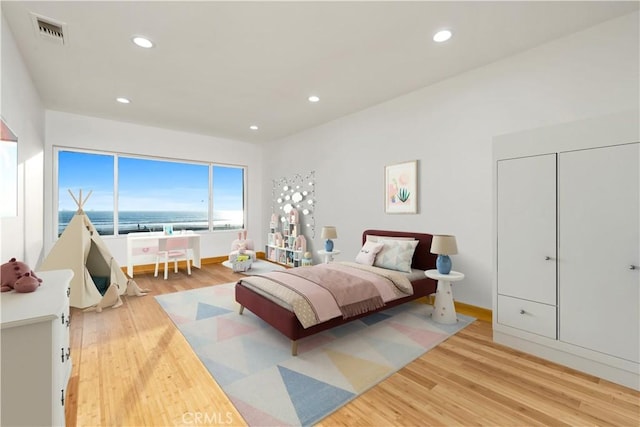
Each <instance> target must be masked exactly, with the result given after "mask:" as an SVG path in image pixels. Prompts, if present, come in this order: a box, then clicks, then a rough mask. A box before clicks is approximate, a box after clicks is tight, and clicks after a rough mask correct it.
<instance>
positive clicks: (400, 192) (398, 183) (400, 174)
mask: <svg viewBox="0 0 640 427" xmlns="http://www.w3.org/2000/svg"><path fill="white" fill-rule="evenodd" d="M417 173H418V161H417V160H413V161H410V162H404V163H397V164H395V165H389V166H385V168H384V183H385V190H384V210H385V212H386V213H390V214H396V213H409V214H414V213H418V176H417Z"/></svg>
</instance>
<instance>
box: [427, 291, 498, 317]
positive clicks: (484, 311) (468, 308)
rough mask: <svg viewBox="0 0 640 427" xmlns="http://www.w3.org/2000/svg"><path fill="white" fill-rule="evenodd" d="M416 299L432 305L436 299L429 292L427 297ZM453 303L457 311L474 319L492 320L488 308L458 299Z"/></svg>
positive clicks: (491, 314) (491, 313) (434, 295)
mask: <svg viewBox="0 0 640 427" xmlns="http://www.w3.org/2000/svg"><path fill="white" fill-rule="evenodd" d="M418 301H420V302H421V303H423V304H429V305H434V304H435V301H436V294H431V295H429V296H428V297H422V298H420V299H418ZM454 305H455V307H456V312H457V313H460V314H464V315H466V316H471V317H475V318H476V319H478V320H482V321H483V322H489V323H492V322H493V312H492V311H491V310H489V309H488V308H483V307H477V306H475V305H471V304H465V303H463V302H459V301H454Z"/></svg>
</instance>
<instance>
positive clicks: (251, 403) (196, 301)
mask: <svg viewBox="0 0 640 427" xmlns="http://www.w3.org/2000/svg"><path fill="white" fill-rule="evenodd" d="M234 286H235V283H227V284H224V285H216V286H210V287H206V288H199V289H193V290H188V291H183V292H176V293H171V294H163V295H158V296H156V297H155V298H156V300H157V301H158V303H159V304H160V306H161V307H162V308H163V309H164V310H165V312H166V313H167V315H168V316H169V317H170V318H171V320H172V321H173V322H174V323H175V325H176V327H177V328H178V329H179V330H180V332H181V333H182V334H183V335H184V337H185V338H186V340H187V341H188V342H189V345H190V346H191V348H192V349H193V351H194V352H195V354H196V355H197V356H198V358H199V359H200V360H201V361H202V363H203V364H204V365H205V366H206V368H207V369H208V370H209V372H210V373H211V376H212V377H213V378H214V379H215V381H216V382H217V383H218V385H220V387H221V388H222V389H223V390H224V392H225V393H226V395H227V396H228V397H229V399H230V400H231V402H232V403H233V405H234V406H235V407H236V409H237V410H238V412H240V414H241V415H242V417H243V418H244V419H245V421H246V422H247V424H248V425H250V426H309V425H312V424H314V423H317V422H318V421H320V420H321V419H322V418H324V417H326V416H327V415H329V414H331V413H332V412H334V411H335V410H337V409H338V408H340V407H341V406H343V405H345V404H346V403H348V402H349V401H351V400H353V399H354V398H356V397H357V396H358V395H360V394H362V393H363V392H365V391H367V390H368V389H370V388H371V387H373V386H375V385H376V384H377V383H379V382H380V381H382V380H384V379H385V378H387V377H388V376H390V375H392V374H393V373H395V372H397V371H398V370H400V369H401V368H402V367H404V366H405V365H407V364H408V363H409V362H411V361H413V360H415V359H416V358H418V357H420V356H421V355H423V354H424V353H426V352H427V351H429V350H430V349H432V348H434V347H435V346H437V345H438V344H439V343H441V342H443V341H444V340H446V339H447V338H449V337H450V336H452V335H453V334H455V333H456V332H458V331H460V330H461V329H463V328H464V327H465V326H467V325H469V324H470V323H472V322H473V321H474V320H475V319H474V318H472V317H469V316H464V315H461V314H458V319H459V320H458V322H457V323H456V324H454V325H441V324H438V323H435V322H433V321H432V320H431V316H430V314H431V310H432V309H433V307H432V306H430V305H427V304H421V303H417V302H410V303H407V304H403V305H401V306H398V307H393V308H390V309H388V310H385V311H383V312H379V313H374V314H371V315H370V316H367V317H363V318H361V319H358V320H355V321H352V322H350V323H348V324H346V325H342V326H339V327H337V328H334V329H331V330H329V331H325V332H322V333H320V334H316V335H314V336H311V337H308V338H304V339H302V340H300V341H299V343H298V356H292V355H291V342H290V341H289V339H288V338H286V337H285V336H284V335H282V334H281V333H280V332H278V331H276V330H275V329H273V328H272V327H271V326H269V325H268V324H266V323H265V322H263V321H262V320H260V319H259V318H258V317H256V316H255V315H254V314H253V313H251V312H250V311H249V310H245V311H244V313H243V314H242V315H240V314H238V307H239V306H238V303H236V302H235V298H234V295H235V294H234Z"/></svg>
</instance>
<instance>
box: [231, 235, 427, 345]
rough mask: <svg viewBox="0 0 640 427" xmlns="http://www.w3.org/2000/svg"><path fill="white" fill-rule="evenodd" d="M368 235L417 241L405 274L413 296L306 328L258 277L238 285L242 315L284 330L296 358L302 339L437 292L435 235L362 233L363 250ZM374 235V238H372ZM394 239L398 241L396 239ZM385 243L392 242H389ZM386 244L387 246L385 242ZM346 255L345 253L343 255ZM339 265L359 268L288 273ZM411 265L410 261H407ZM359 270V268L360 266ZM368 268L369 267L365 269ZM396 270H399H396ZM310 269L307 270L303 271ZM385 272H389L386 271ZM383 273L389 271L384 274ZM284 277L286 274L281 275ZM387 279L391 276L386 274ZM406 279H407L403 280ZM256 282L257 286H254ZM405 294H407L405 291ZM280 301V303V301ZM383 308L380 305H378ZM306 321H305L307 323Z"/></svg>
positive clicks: (292, 270) (397, 298)
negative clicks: (432, 273)
mask: <svg viewBox="0 0 640 427" xmlns="http://www.w3.org/2000/svg"><path fill="white" fill-rule="evenodd" d="M367 236H370V237H369V239H370V240H379V241H382V240H384V239H392V238H395V239H400V240H405V241H408V240H413V241H415V242H417V245H415V242H414V243H413V244H412V246H413V245H415V250H414V251H413V256H412V257H411V261H410V263H411V264H410V270H411V273H408V272H407V273H406V274H404V273H401V274H404V275H406V276H407V278H409V279H410V280H409V281H408V282H407V283H408V286H409V287H410V289H409V290H408V292H410V294H409V293H406V294H405V293H398V295H397V296H396V297H395V298H393V299H391V300H386V299H385V301H384V302H383V305H382V306H380V307H377V308H372V309H367V310H366V311H363V309H362V307H359V308H358V310H359V311H361V312H360V313H359V314H351V315H349V316H348V317H345V316H340V315H339V316H335V317H332V318H330V319H328V320H323V321H322V322H320V323H317V324H313V325H312V326H309V325H307V326H306V327H305V326H303V324H302V323H301V321H300V320H299V319H298V316H297V315H296V314H295V313H294V310H293V309H292V307H291V306H287V304H283V303H282V301H279V300H278V299H277V298H274V297H273V296H270V295H269V294H267V293H266V292H265V291H264V290H261V289H257V288H256V286H255V284H256V279H255V277H256V276H247V277H246V278H243V279H241V280H239V281H238V282H237V283H236V286H235V298H236V301H237V302H238V304H240V310H239V313H240V314H241V315H242V314H243V312H244V309H245V308H246V309H248V310H249V311H251V312H252V313H254V314H255V315H256V316H258V317H260V318H261V319H262V320H264V321H265V322H267V323H268V324H269V325H271V326H272V327H274V328H275V329H277V330H278V331H280V332H281V333H282V334H283V335H285V336H286V337H287V338H289V339H290V340H291V353H292V354H293V355H294V356H295V355H297V348H298V347H297V346H298V340H300V339H302V338H305V337H308V336H311V335H314V334H317V333H319V332H322V331H325V330H327V329H330V328H334V327H336V326H339V325H343V324H345V323H348V322H351V321H353V320H356V319H359V318H361V317H364V316H367V315H369V314H371V313H374V312H377V311H382V310H386V309H388V308H390V307H394V306H397V305H400V304H404V303H406V302H409V301H413V300H416V299H418V298H421V297H425V296H428V295H431V294H433V293H435V291H436V287H437V282H436V281H435V280H433V279H430V278H427V277H426V276H425V275H424V271H425V270H430V269H434V268H435V265H436V255H434V254H431V253H430V252H429V250H430V248H431V239H432V237H433V236H432V235H431V234H425V233H411V232H403V231H389V230H365V231H364V232H363V233H362V244H363V248H364V247H365V244H366V242H367V240H368V239H367ZM372 236H373V237H372ZM395 239H394V240H395ZM385 242H389V241H388V240H385ZM385 244H386V243H385ZM343 255H344V254H343ZM333 264H336V265H333ZM337 264H342V265H344V264H347V266H346V267H344V268H349V267H356V266H355V265H349V264H353V263H349V262H341V263H332V265H330V266H327V265H318V266H313V267H298V268H296V269H290V270H287V274H288V275H293V273H305V274H312V273H314V270H309V269H316V267H318V268H317V270H321V269H329V268H330V269H342V268H343V267H342V266H338V265H337ZM407 265H408V261H407ZM358 267H359V266H358ZM362 268H364V269H366V268H368V267H366V266H365V267H362ZM394 268H395V267H394ZM299 269H306V270H299ZM383 270H385V269H383ZM382 273H383V274H384V273H385V272H382ZM396 273H398V272H397V271H394V270H393V269H392V270H391V271H389V273H388V276H389V277H391V276H393V277H397V276H398V275H397V274H396ZM273 274H275V273H267V274H264V275H262V276H259V278H258V279H257V280H258V281H262V282H264V281H265V280H266V279H269V280H272V281H277V279H276V278H274V277H272V275H273ZM280 274H281V275H282V274H283V273H280ZM362 274H368V271H365V272H364V273H362ZM385 276H387V274H385ZM403 280H404V279H403ZM252 282H253V283H252ZM403 292H404V291H403ZM278 301H279V302H278ZM374 305H379V304H374ZM303 321H304V320H303Z"/></svg>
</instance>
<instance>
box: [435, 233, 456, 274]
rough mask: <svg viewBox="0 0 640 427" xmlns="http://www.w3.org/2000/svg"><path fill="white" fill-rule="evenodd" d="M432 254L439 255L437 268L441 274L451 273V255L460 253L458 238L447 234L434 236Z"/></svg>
mask: <svg viewBox="0 0 640 427" xmlns="http://www.w3.org/2000/svg"><path fill="white" fill-rule="evenodd" d="M431 253H432V254H438V258H437V259H436V268H437V269H438V273H440V274H449V273H450V272H451V258H449V255H455V254H457V253H458V246H457V245H456V237H455V236H450V235H446V234H440V235H435V236H433V240H432V241H431Z"/></svg>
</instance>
